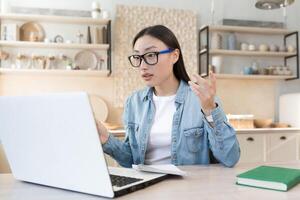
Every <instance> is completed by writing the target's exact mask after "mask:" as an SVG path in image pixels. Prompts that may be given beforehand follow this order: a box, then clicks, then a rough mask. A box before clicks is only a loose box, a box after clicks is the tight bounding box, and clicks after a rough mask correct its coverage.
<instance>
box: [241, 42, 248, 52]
mask: <svg viewBox="0 0 300 200" xmlns="http://www.w3.org/2000/svg"><path fill="white" fill-rule="evenodd" d="M248 49H249V45H248V44H247V43H244V42H242V43H241V50H242V51H248Z"/></svg>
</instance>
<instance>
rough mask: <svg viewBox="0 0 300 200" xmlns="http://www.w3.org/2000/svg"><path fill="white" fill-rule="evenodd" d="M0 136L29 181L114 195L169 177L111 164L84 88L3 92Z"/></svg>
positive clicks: (14, 166)
mask: <svg viewBox="0 0 300 200" xmlns="http://www.w3.org/2000/svg"><path fill="white" fill-rule="evenodd" d="M0 140H1V142H2V144H3V146H4V150H5V153H6V156H7V159H8V162H9V164H10V167H11V170H12V173H13V175H14V177H15V178H16V179H18V180H22V181H26V182H31V183H37V184H41V185H47V186H52V187H57V188H63V189H67V190H72V191H78V192H82V193H88V194H93V195H99V196H104V197H110V198H113V197H116V196H120V195H122V194H126V193H128V192H133V191H135V190H137V189H141V188H144V187H145V186H148V185H151V184H153V183H156V182H158V181H160V180H163V179H164V178H165V177H166V175H165V174H153V173H146V172H138V171H135V170H134V169H127V168H113V167H111V168H110V167H107V165H106V161H105V157H104V153H103V150H102V146H101V143H100V140H99V136H98V132H97V128H96V124H95V119H94V117H93V112H92V108H91V105H90V102H89V98H88V95H87V94H86V93H84V92H74V93H61V94H43V95H35V96H2V97H0Z"/></svg>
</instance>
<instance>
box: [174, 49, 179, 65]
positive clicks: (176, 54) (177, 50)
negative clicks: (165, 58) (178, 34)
mask: <svg viewBox="0 0 300 200" xmlns="http://www.w3.org/2000/svg"><path fill="white" fill-rule="evenodd" d="M179 55H180V51H179V49H175V50H174V51H173V56H172V59H173V64H175V63H176V62H177V61H178V59H179Z"/></svg>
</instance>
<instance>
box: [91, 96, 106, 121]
mask: <svg viewBox="0 0 300 200" xmlns="http://www.w3.org/2000/svg"><path fill="white" fill-rule="evenodd" d="M89 98H90V102H91V105H92V108H93V112H94V116H95V118H96V120H97V121H101V122H105V121H106V119H107V116H108V108H107V105H106V103H105V102H104V101H103V99H102V98H100V97H99V96H97V95H89Z"/></svg>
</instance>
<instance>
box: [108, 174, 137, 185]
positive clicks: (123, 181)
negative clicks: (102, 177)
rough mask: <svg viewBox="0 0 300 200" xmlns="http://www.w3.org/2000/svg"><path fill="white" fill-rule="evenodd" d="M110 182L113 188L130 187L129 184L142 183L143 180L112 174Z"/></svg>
mask: <svg viewBox="0 0 300 200" xmlns="http://www.w3.org/2000/svg"><path fill="white" fill-rule="evenodd" d="M110 180H111V182H112V185H113V186H117V187H122V186H125V185H129V184H131V183H134V182H137V181H141V180H143V179H138V178H131V177H127V176H118V175H112V174H110Z"/></svg>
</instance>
